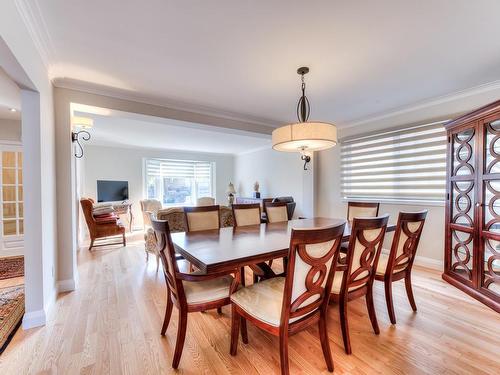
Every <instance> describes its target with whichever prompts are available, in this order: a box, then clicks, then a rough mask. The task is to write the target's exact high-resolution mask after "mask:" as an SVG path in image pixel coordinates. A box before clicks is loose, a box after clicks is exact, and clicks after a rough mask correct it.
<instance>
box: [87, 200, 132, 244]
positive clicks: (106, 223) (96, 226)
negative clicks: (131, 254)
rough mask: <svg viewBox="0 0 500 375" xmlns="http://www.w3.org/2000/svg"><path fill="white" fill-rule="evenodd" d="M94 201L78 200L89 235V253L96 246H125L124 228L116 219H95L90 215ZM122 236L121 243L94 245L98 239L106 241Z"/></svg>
mask: <svg viewBox="0 0 500 375" xmlns="http://www.w3.org/2000/svg"><path fill="white" fill-rule="evenodd" d="M93 204H94V201H93V200H92V199H90V198H82V199H80V205H81V206H82V211H83V215H84V216H85V221H86V222H87V227H88V229H89V233H90V246H89V251H90V250H92V248H93V247H97V246H107V245H118V244H123V246H125V245H126V240H125V227H124V226H123V224H122V223H121V222H120V220H119V219H118V218H117V217H112V216H111V217H109V218H105V219H96V218H95V217H94V215H93V213H92V208H93ZM115 236H122V241H120V242H112V243H109V242H105V243H101V244H98V245H95V244H94V242H95V241H96V240H98V239H107V238H108V237H115Z"/></svg>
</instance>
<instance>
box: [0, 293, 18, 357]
mask: <svg viewBox="0 0 500 375" xmlns="http://www.w3.org/2000/svg"><path fill="white" fill-rule="evenodd" d="M23 315H24V285H17V286H11V287H9V288H2V289H0V354H2V352H3V351H4V350H5V348H6V347H7V344H8V343H9V341H10V340H11V338H12V336H14V333H15V332H16V330H17V328H18V327H19V325H20V324H21V320H22V318H23Z"/></svg>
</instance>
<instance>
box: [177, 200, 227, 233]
mask: <svg viewBox="0 0 500 375" xmlns="http://www.w3.org/2000/svg"><path fill="white" fill-rule="evenodd" d="M219 211H220V207H219V206H218V205H215V206H199V207H184V215H185V219H186V228H187V230H188V232H197V231H200V230H210V229H219V228H220V213H219Z"/></svg>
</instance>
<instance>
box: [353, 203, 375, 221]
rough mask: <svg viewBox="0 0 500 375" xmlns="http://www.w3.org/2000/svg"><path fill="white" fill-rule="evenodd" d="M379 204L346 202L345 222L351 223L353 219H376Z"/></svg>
mask: <svg viewBox="0 0 500 375" xmlns="http://www.w3.org/2000/svg"><path fill="white" fill-rule="evenodd" d="M379 207H380V203H372V202H348V203H347V220H348V221H352V220H353V219H354V218H355V217H376V216H378V209H379Z"/></svg>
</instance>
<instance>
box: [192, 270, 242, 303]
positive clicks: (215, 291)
mask: <svg viewBox="0 0 500 375" xmlns="http://www.w3.org/2000/svg"><path fill="white" fill-rule="evenodd" d="M201 274H202V273H201V272H200V271H195V272H193V273H192V275H201ZM232 282H233V277H232V276H231V275H226V276H222V277H218V278H216V279H211V280H206V281H204V282H199V281H187V280H183V281H182V284H183V286H184V293H185V294H186V300H187V303H188V304H197V303H207V302H212V301H217V300H220V299H223V298H227V297H229V294H230V293H229V291H230V288H231V284H232Z"/></svg>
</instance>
